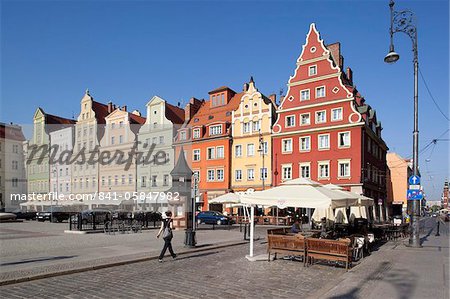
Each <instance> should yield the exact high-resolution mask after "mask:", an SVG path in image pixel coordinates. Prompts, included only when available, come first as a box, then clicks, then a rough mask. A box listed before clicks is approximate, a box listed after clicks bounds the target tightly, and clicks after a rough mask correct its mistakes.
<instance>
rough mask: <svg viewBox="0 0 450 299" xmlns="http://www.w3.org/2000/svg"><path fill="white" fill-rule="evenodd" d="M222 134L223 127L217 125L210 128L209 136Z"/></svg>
mask: <svg viewBox="0 0 450 299" xmlns="http://www.w3.org/2000/svg"><path fill="white" fill-rule="evenodd" d="M220 134H222V125H216V126H211V127H209V135H210V136H213V135H220Z"/></svg>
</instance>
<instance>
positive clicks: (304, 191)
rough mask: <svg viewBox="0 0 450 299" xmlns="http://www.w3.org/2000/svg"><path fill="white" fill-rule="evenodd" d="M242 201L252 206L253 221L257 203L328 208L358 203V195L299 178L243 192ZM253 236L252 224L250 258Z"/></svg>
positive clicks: (252, 227) (251, 221)
mask: <svg viewBox="0 0 450 299" xmlns="http://www.w3.org/2000/svg"><path fill="white" fill-rule="evenodd" d="M241 201H242V203H243V204H247V205H250V206H251V210H250V223H253V219H254V206H255V205H264V206H277V207H279V208H286V207H297V208H314V209H323V210H327V209H330V208H331V209H334V208H339V207H348V206H351V205H355V204H357V203H358V196H357V195H352V194H343V193H339V192H336V191H335V190H330V189H328V188H325V187H323V185H322V184H320V183H318V182H315V181H312V180H310V179H305V178H298V179H294V180H290V181H287V182H284V183H282V184H281V185H280V186H277V187H274V188H271V189H267V190H264V191H257V192H254V193H252V194H243V195H242V196H241ZM253 236H254V226H253V225H251V226H250V254H249V259H252V258H253Z"/></svg>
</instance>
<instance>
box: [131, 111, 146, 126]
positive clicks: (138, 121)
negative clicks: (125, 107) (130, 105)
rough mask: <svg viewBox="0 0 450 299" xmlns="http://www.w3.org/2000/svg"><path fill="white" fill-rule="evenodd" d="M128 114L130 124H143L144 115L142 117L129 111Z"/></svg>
mask: <svg viewBox="0 0 450 299" xmlns="http://www.w3.org/2000/svg"><path fill="white" fill-rule="evenodd" d="M128 115H129V116H130V122H131V123H132V124H140V125H143V124H145V117H142V116H139V115H136V114H133V113H130V112H128Z"/></svg>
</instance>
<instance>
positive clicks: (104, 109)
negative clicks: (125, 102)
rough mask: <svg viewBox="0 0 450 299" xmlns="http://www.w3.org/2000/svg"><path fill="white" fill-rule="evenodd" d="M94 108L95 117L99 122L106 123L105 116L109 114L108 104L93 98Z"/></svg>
mask: <svg viewBox="0 0 450 299" xmlns="http://www.w3.org/2000/svg"><path fill="white" fill-rule="evenodd" d="M92 110H94V112H95V118H96V119H97V123H99V124H105V123H106V121H105V117H107V116H108V114H109V112H108V105H105V104H102V103H99V102H96V101H94V100H92Z"/></svg>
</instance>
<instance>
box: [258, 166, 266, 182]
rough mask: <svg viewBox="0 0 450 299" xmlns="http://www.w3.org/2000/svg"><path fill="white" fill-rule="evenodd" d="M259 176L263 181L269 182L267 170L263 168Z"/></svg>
mask: <svg viewBox="0 0 450 299" xmlns="http://www.w3.org/2000/svg"><path fill="white" fill-rule="evenodd" d="M259 174H260V176H261V179H262V180H267V168H261V169H260V172H259Z"/></svg>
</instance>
